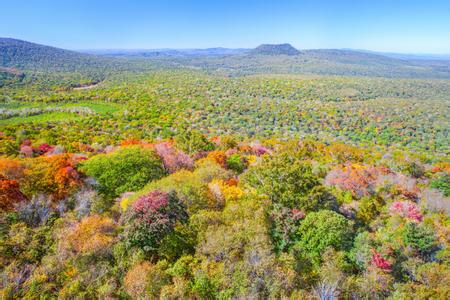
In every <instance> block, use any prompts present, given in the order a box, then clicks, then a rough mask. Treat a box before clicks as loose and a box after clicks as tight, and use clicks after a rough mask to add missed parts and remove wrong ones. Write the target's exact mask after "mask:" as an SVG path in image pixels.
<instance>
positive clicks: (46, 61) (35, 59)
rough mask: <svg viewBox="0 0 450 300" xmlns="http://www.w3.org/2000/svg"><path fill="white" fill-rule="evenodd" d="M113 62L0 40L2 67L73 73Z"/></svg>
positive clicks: (10, 40) (27, 43)
mask: <svg viewBox="0 0 450 300" xmlns="http://www.w3.org/2000/svg"><path fill="white" fill-rule="evenodd" d="M110 62H111V60H110V59H108V58H105V57H100V56H95V55H90V54H84V53H78V52H75V51H69V50H64V49H59V48H55V47H50V46H44V45H40V44H35V43H30V42H26V41H22V40H16V39H11V38H0V66H1V67H14V68H17V69H19V70H27V71H57V72H58V71H61V72H73V71H79V70H84V69H86V68H99V67H105V66H106V65H107V64H108V63H110Z"/></svg>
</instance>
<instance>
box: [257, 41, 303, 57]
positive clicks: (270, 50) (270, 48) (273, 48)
mask: <svg viewBox="0 0 450 300" xmlns="http://www.w3.org/2000/svg"><path fill="white" fill-rule="evenodd" d="M250 54H253V55H298V54H300V51H298V50H297V49H295V48H294V47H292V45H290V44H278V45H272V44H262V45H259V46H258V47H256V48H255V49H253V50H252V51H251V52H250Z"/></svg>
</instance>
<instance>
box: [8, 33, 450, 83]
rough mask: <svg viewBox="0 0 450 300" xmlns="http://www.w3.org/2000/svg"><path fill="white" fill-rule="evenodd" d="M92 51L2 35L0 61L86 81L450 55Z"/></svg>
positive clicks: (377, 63)
mask: <svg viewBox="0 0 450 300" xmlns="http://www.w3.org/2000/svg"><path fill="white" fill-rule="evenodd" d="M94 53H96V54H95V55H94V54H92V52H91V53H81V52H76V51H69V50H64V49H59V48H55V47H50V46H44V45H39V44H35V43H30V42H26V41H21V40H16V39H11V38H0V67H3V68H15V69H17V70H18V71H20V72H36V71H37V72H47V73H55V74H58V73H65V74H69V75H70V74H72V73H78V74H81V75H82V76H85V75H86V76H87V78H88V80H87V81H89V80H91V81H98V80H102V78H104V77H105V76H107V75H108V74H112V73H114V72H117V71H148V70H150V69H155V68H166V69H167V68H171V69H173V68H197V69H198V68H199V69H202V70H204V71H206V72H208V73H212V74H219V75H225V76H243V75H252V74H270V73H272V74H275V73H276V74H312V75H342V76H370V77H388V78H393V77H402V78H442V79H449V78H450V61H435V60H407V59H400V58H394V57H388V56H384V55H380V54H377V53H369V52H367V51H366V52H362V51H354V50H339V49H316V50H302V51H299V50H297V49H295V48H294V47H292V46H291V45H290V44H278V45H270V44H263V45H260V46H258V47H256V48H255V49H252V50H249V49H227V48H210V49H181V50H177V49H161V50H116V51H114V50H110V51H108V50H104V51H94ZM8 76H9V75H8ZM86 76H85V77H86ZM89 78H90V79H89ZM84 81H86V80H84Z"/></svg>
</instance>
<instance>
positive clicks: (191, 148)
mask: <svg viewBox="0 0 450 300" xmlns="http://www.w3.org/2000/svg"><path fill="white" fill-rule="evenodd" d="M175 143H176V146H177V147H178V148H179V149H181V150H183V151H184V152H186V153H188V154H192V153H195V152H200V151H211V150H213V149H214V144H213V143H211V142H210V141H208V139H207V138H206V137H205V136H204V135H203V134H201V133H200V132H198V131H196V130H191V131H189V130H186V131H183V132H182V133H181V134H180V135H178V136H177V137H176V139H175Z"/></svg>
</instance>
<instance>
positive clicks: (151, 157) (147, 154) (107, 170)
mask: <svg viewBox="0 0 450 300" xmlns="http://www.w3.org/2000/svg"><path fill="white" fill-rule="evenodd" d="M80 169H81V170H82V171H83V172H84V173H86V174H87V175H89V176H91V177H94V178H95V180H97V182H98V184H99V186H98V190H99V192H100V193H101V194H103V195H105V196H107V197H111V198H115V197H118V196H120V194H122V193H125V192H129V191H137V190H139V189H141V188H142V187H144V185H145V184H146V183H148V182H149V181H152V180H155V179H159V178H161V177H162V176H164V175H165V171H164V168H163V165H162V162H161V160H160V159H159V157H158V156H157V155H156V154H155V152H154V151H153V150H151V149H147V148H142V147H141V146H127V147H123V148H119V149H118V150H116V151H114V152H112V153H110V154H100V155H97V156H94V157H92V158H91V159H89V160H87V161H85V162H83V163H82V166H81V168H80Z"/></svg>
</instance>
